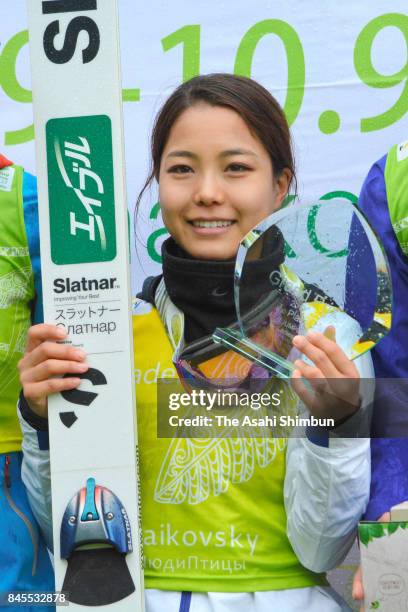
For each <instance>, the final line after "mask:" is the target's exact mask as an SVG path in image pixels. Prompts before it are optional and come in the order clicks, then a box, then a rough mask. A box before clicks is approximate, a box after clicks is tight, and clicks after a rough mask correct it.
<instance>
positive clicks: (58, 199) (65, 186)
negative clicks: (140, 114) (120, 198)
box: [46, 115, 116, 265]
mask: <svg viewBox="0 0 408 612" xmlns="http://www.w3.org/2000/svg"><path fill="white" fill-rule="evenodd" d="M46 136H47V162H48V195H49V213H50V238H51V257H52V261H53V262H54V263H55V264H58V265H65V264H75V263H91V262H102V261H111V260H112V259H114V258H115V257H116V228H115V199H114V182H113V172H112V167H113V158H112V127H111V121H110V119H109V117H106V116H104V115H96V116H90V117H70V118H67V119H51V120H50V121H48V123H47V128H46Z"/></svg>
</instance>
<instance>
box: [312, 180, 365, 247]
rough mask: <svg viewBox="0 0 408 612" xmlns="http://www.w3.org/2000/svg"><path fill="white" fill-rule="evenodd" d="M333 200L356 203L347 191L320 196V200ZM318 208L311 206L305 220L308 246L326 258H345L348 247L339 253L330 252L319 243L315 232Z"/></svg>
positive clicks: (355, 198) (317, 205) (319, 205)
mask: <svg viewBox="0 0 408 612" xmlns="http://www.w3.org/2000/svg"><path fill="white" fill-rule="evenodd" d="M333 198H344V199H345V200H349V201H350V202H352V203H353V204H356V203H357V197H356V196H355V195H354V193H350V192H349V191H330V192H329V193H326V194H325V195H324V196H322V197H321V198H320V199H321V200H332V199H333ZM320 207H321V204H316V206H313V208H312V209H311V210H310V213H309V216H308V219H307V232H308V234H309V240H310V244H311V245H312V247H313V248H314V249H315V250H316V251H317V252H318V253H322V254H323V255H327V257H346V255H348V246H346V247H345V248H344V249H341V250H340V251H331V250H330V249H327V248H326V247H325V246H323V244H322V243H321V242H320V240H319V238H318V236H317V231H316V219H317V215H318V214H319V210H320Z"/></svg>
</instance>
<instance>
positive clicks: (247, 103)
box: [136, 73, 296, 211]
mask: <svg viewBox="0 0 408 612" xmlns="http://www.w3.org/2000/svg"><path fill="white" fill-rule="evenodd" d="M199 102H206V103H207V104H211V105H212V106H223V107H225V108H230V109H232V110H233V111H235V112H236V113H238V115H240V116H241V117H242V119H243V120H244V121H245V123H246V124H247V126H248V128H249V130H250V131H251V132H252V134H253V135H254V136H256V137H257V138H258V140H260V142H261V143H262V144H263V146H264V147H265V149H266V150H267V152H268V153H269V156H270V158H271V161H272V168H273V172H274V175H275V176H277V177H279V176H280V174H281V172H282V171H283V170H284V168H288V169H289V170H290V172H291V175H292V181H291V184H293V185H294V187H295V193H296V175H295V163H294V158H293V152H292V143H291V137H290V132H289V126H288V124H287V121H286V118H285V115H284V113H283V110H282V109H281V107H280V106H279V104H278V102H277V101H276V100H275V98H274V97H273V96H272V95H271V94H270V93H269V91H268V90H267V89H265V88H264V87H262V85H260V84H259V83H257V82H256V81H253V80H252V79H248V78H246V77H241V76H234V75H232V74H226V73H216V74H207V75H203V76H197V77H194V78H193V79H191V80H190V81H187V82H186V83H183V84H182V85H180V86H179V87H177V89H176V90H175V91H174V92H173V93H172V94H171V96H170V97H169V98H168V99H167V101H166V102H165V103H164V105H163V106H162V108H161V110H160V111H159V113H158V115H157V117H156V120H155V123H154V127H153V132H152V139H151V159H152V166H151V170H150V173H149V176H148V177H147V179H146V182H145V184H144V186H143V188H142V190H141V192H140V194H139V197H138V199H137V204H136V211H137V208H138V206H139V204H140V201H141V199H142V196H143V194H144V192H145V190H146V189H147V188H148V187H149V185H151V183H152V181H153V179H154V178H155V179H156V180H158V179H159V171H160V162H161V157H162V154H163V150H164V148H165V146H166V143H167V140H168V138H169V134H170V130H171V128H172V127H173V125H174V123H175V122H176V120H177V119H178V118H179V116H180V115H181V113H183V112H184V111H185V110H186V109H188V108H191V107H192V106H194V105H195V104H197V103H199Z"/></svg>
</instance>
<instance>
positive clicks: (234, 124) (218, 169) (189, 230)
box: [159, 102, 290, 259]
mask: <svg viewBox="0 0 408 612" xmlns="http://www.w3.org/2000/svg"><path fill="white" fill-rule="evenodd" d="M289 180H290V172H289V170H287V171H284V172H283V173H282V174H281V176H280V177H279V178H276V177H274V174H273V168H272V163H271V160H270V157H269V155H268V153H267V151H266V149H265V148H264V146H263V145H262V143H261V142H260V141H259V140H258V139H257V138H256V137H255V136H253V135H252V134H251V132H250V131H249V129H248V126H247V125H246V123H245V122H244V120H243V119H242V118H241V117H240V116H239V115H238V114H237V113H236V112H235V111H233V110H231V109H229V108H224V107H221V106H211V105H209V104H206V103H204V102H202V103H198V104H196V105H195V106H193V107H191V108H189V109H187V110H186V111H184V112H183V113H182V114H181V115H180V117H179V118H178V119H177V121H176V122H175V123H174V125H173V127H172V129H171V131H170V135H169V139H168V141H167V144H166V146H165V149H164V151H163V155H162V158H161V164H160V175H159V191H160V203H161V208H162V215H163V221H164V224H165V225H166V227H167V229H168V231H169V232H170V234H171V235H172V236H173V238H174V239H175V240H176V242H177V243H178V244H179V246H181V247H182V248H183V249H184V250H185V251H187V252H188V253H189V254H190V255H192V256H193V257H195V258H197V259H232V258H233V257H235V255H236V253H237V250H238V246H239V243H240V241H241V239H242V238H243V237H244V236H245V234H247V233H248V231H249V230H250V229H252V228H253V227H254V226H255V225H257V223H259V222H260V221H261V220H262V219H264V218H265V217H266V216H267V215H269V214H270V213H272V212H273V211H274V210H276V209H278V208H279V207H280V205H281V202H282V200H283V198H284V197H285V194H286V192H287V189H288V185H289Z"/></svg>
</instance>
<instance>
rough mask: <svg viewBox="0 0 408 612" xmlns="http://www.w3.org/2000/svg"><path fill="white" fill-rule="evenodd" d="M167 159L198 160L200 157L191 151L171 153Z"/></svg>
mask: <svg viewBox="0 0 408 612" xmlns="http://www.w3.org/2000/svg"><path fill="white" fill-rule="evenodd" d="M166 157H190V158H193V159H196V158H197V157H198V156H197V155H196V154H195V153H192V152H191V151H170V153H168V154H167V155H166Z"/></svg>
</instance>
